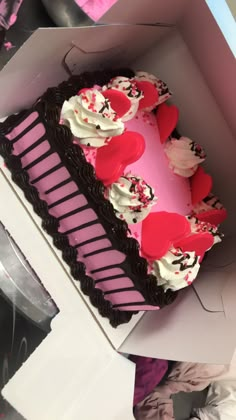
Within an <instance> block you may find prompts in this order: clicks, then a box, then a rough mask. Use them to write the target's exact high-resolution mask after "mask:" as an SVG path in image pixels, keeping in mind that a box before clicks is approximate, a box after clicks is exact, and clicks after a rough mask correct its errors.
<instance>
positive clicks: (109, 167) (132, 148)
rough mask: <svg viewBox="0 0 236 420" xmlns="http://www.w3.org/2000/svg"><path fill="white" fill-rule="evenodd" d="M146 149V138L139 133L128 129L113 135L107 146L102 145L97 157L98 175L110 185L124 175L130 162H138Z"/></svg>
mask: <svg viewBox="0 0 236 420" xmlns="http://www.w3.org/2000/svg"><path fill="white" fill-rule="evenodd" d="M144 150H145V140H144V138H143V136H142V135H141V134H139V133H135V132H132V131H126V132H125V133H123V134H121V136H116V137H112V139H111V140H110V142H109V143H108V145H107V146H103V147H100V148H99V149H98V151H97V157H96V175H97V177H98V178H99V179H100V180H101V181H103V183H104V184H105V185H110V184H112V183H113V182H115V181H117V179H118V178H119V177H120V176H121V175H123V173H124V170H125V168H126V166H127V165H129V164H130V163H133V162H136V160H138V159H139V158H140V157H141V156H142V154H143V153H144Z"/></svg>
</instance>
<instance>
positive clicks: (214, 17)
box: [180, 0, 236, 136]
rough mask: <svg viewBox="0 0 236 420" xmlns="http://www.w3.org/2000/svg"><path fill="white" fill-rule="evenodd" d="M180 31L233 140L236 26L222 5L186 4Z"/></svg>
mask: <svg viewBox="0 0 236 420" xmlns="http://www.w3.org/2000/svg"><path fill="white" fill-rule="evenodd" d="M199 22H201V30H200V31H199ZM180 28H181V32H182V34H183V36H184V39H185V41H186V42H187V44H188V46H189V48H190V51H191V52H192V54H193V55H194V57H195V60H196V61H197V64H198V66H199V67H200V69H201V71H202V74H203V76H204V77H205V79H206V81H207V84H208V86H209V88H210V89H211V91H212V93H213V95H214V96H215V98H216V101H217V103H218V105H219V107H220V109H221V112H222V114H223V115H224V117H225V119H226V121H227V123H228V124H229V127H230V128H231V130H232V131H233V134H234V136H235V135H236V118H235V108H236V95H235V92H236V77H235V74H236V63H235V55H236V22H235V20H234V18H233V16H232V14H231V12H230V10H229V8H228V5H227V3H226V1H225V0H217V1H215V0H207V1H204V0H199V1H192V2H189V3H188V5H187V7H186V8H185V13H184V14H183V16H182V20H181V23H180ZM213 46H214V47H213ZM216 51H217V54H216Z"/></svg>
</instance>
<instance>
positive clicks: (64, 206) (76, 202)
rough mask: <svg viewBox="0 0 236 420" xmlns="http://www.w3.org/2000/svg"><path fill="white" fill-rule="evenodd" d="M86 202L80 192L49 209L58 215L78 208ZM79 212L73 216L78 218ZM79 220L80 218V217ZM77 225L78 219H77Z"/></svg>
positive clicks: (51, 212) (54, 214)
mask: <svg viewBox="0 0 236 420" xmlns="http://www.w3.org/2000/svg"><path fill="white" fill-rule="evenodd" d="M86 204H88V202H87V200H86V198H85V197H84V196H83V195H82V194H81V195H78V196H76V197H73V198H71V199H70V200H67V201H65V202H64V203H61V204H58V205H57V206H55V207H53V208H52V209H50V214H52V215H53V216H55V217H60V216H62V215H64V214H67V213H69V212H70V211H73V210H75V209H79V208H81V207H83V206H85V205H86ZM80 215H81V213H79V215H78V214H77V215H75V218H76V219H78V216H79V218H80ZM80 220H81V219H80ZM77 225H78V221H77Z"/></svg>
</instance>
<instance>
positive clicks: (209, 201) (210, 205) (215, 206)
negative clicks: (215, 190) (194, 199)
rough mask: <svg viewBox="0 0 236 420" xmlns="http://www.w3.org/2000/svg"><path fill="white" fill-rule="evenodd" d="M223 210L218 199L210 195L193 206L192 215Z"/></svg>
mask: <svg viewBox="0 0 236 420" xmlns="http://www.w3.org/2000/svg"><path fill="white" fill-rule="evenodd" d="M223 209H224V206H223V204H222V203H221V202H220V200H219V198H218V197H216V196H215V195H214V194H212V193H210V194H209V195H208V196H207V197H206V198H204V199H203V200H202V201H200V202H199V203H197V204H195V206H194V208H193V213H194V214H196V215H197V214H199V213H203V212H204V211H211V210H223Z"/></svg>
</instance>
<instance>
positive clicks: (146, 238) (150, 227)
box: [141, 211, 190, 261]
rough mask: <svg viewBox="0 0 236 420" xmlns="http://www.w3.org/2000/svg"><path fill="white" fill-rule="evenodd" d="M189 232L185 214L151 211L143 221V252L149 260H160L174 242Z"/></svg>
mask: <svg viewBox="0 0 236 420" xmlns="http://www.w3.org/2000/svg"><path fill="white" fill-rule="evenodd" d="M189 234H190V224H189V222H188V221H187V219H186V218H185V217H184V216H181V215H180V214H177V213H168V212H165V211H160V212H158V213H150V214H149V215H148V216H147V217H146V219H144V221H143V223H142V241H141V242H142V243H141V250H142V253H143V255H144V256H145V257H146V258H147V259H148V260H151V261H154V260H159V259H160V258H161V257H163V256H164V255H165V254H166V253H167V251H168V250H169V249H170V247H171V246H172V245H173V243H174V242H176V241H178V240H180V239H181V238H183V237H184V236H186V235H189Z"/></svg>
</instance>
